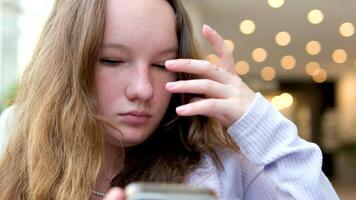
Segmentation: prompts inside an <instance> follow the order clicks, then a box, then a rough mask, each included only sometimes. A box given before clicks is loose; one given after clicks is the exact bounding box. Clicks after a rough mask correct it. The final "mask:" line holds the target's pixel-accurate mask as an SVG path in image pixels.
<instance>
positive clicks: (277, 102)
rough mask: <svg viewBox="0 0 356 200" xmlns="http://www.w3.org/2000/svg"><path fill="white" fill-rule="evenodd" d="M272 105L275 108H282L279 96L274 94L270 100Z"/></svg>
mask: <svg viewBox="0 0 356 200" xmlns="http://www.w3.org/2000/svg"><path fill="white" fill-rule="evenodd" d="M271 104H272V106H273V107H274V108H275V109H277V110H282V109H283V108H284V107H283V102H282V99H281V97H280V96H274V97H273V98H272V101H271Z"/></svg>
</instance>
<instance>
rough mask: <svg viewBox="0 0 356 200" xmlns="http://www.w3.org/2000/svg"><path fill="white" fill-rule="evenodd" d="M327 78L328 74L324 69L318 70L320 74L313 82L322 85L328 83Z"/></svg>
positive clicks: (315, 76)
mask: <svg viewBox="0 0 356 200" xmlns="http://www.w3.org/2000/svg"><path fill="white" fill-rule="evenodd" d="M327 78H328V74H327V72H326V71H325V70H324V69H320V70H318V73H316V74H315V75H313V80H314V81H315V82H317V83H322V82H324V81H326V79H327Z"/></svg>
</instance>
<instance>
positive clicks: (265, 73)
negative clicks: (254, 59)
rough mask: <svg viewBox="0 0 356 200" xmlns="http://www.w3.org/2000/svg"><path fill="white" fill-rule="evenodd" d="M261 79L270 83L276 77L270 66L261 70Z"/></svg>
mask: <svg viewBox="0 0 356 200" xmlns="http://www.w3.org/2000/svg"><path fill="white" fill-rule="evenodd" d="M261 77H262V79H263V80H265V81H271V80H273V79H274V77H276V70H274V68H273V67H271V66H267V67H264V68H263V69H262V70H261Z"/></svg>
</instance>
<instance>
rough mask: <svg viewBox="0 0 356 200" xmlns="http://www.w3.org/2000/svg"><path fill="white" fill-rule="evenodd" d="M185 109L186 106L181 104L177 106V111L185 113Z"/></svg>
mask: <svg viewBox="0 0 356 200" xmlns="http://www.w3.org/2000/svg"><path fill="white" fill-rule="evenodd" d="M185 110H186V107H185V106H179V107H177V108H176V112H177V113H184V111H185Z"/></svg>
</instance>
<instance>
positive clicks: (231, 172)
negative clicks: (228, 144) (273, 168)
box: [187, 151, 262, 199]
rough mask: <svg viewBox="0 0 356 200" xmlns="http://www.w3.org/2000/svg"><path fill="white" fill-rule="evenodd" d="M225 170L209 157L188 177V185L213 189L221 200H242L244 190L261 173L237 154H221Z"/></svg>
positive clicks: (258, 168)
mask: <svg viewBox="0 0 356 200" xmlns="http://www.w3.org/2000/svg"><path fill="white" fill-rule="evenodd" d="M219 157H220V159H221V161H222V165H223V168H222V169H219V168H218V167H216V166H215V165H214V163H213V161H212V159H211V157H209V156H205V157H204V159H203V162H202V163H201V166H200V167H199V168H198V169H197V170H195V171H193V172H192V173H191V175H190V176H189V177H188V181H187V183H188V184H192V185H198V186H204V187H208V188H211V189H213V190H214V191H215V192H216V193H217V194H218V196H219V199H242V197H243V191H244V188H245V187H246V186H247V185H248V184H249V182H250V181H251V179H253V178H254V177H255V176H256V175H257V174H258V173H260V171H261V170H262V169H261V167H256V166H255V165H253V164H252V163H251V162H250V161H248V160H247V159H246V158H245V157H244V156H243V155H241V154H240V153H236V152H228V151H225V152H220V154H219Z"/></svg>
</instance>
